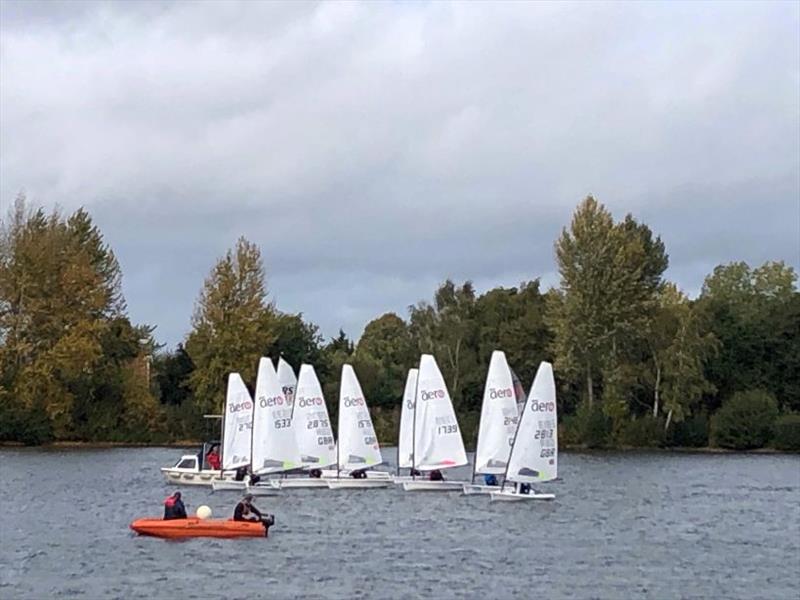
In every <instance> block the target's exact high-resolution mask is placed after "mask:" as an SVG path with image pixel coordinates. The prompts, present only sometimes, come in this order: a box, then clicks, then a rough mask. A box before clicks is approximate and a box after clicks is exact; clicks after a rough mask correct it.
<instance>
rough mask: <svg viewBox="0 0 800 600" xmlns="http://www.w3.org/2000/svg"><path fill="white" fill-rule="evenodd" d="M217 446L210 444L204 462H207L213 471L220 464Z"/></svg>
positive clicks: (217, 468) (216, 469)
mask: <svg viewBox="0 0 800 600" xmlns="http://www.w3.org/2000/svg"><path fill="white" fill-rule="evenodd" d="M218 448H219V446H212V447H211V450H209V451H208V454H206V462H207V463H208V466H209V468H210V469H213V470H214V471H219V469H220V466H221V464H220V461H219V450H218Z"/></svg>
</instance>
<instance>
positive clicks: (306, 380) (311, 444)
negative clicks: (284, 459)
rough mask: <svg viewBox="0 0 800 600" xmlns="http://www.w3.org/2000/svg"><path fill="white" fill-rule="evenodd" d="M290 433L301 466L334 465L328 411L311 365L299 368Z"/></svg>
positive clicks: (319, 466) (333, 448)
mask: <svg viewBox="0 0 800 600" xmlns="http://www.w3.org/2000/svg"><path fill="white" fill-rule="evenodd" d="M292 430H293V431H294V432H295V440H296V442H297V449H298V451H299V453H300V462H301V463H302V465H303V466H305V467H316V468H322V467H327V466H328V465H332V464H334V463H335V462H336V444H335V442H334V439H333V431H332V430H331V421H330V418H329V417H328V408H327V406H325V398H324V397H323V395H322V387H321V386H320V384H319V379H317V374H316V373H315V372H314V367H312V366H311V365H303V366H301V367H300V377H298V379H297V390H296V392H295V395H294V405H293V412H292Z"/></svg>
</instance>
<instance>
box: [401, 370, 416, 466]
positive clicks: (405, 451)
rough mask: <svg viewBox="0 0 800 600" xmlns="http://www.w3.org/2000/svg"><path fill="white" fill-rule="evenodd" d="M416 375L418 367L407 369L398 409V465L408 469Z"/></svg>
mask: <svg viewBox="0 0 800 600" xmlns="http://www.w3.org/2000/svg"><path fill="white" fill-rule="evenodd" d="M417 375H419V369H409V371H408V377H406V389H405V391H404V392H403V407H402V409H400V435H399V436H398V441H397V460H398V465H399V466H400V467H401V468H403V469H410V468H411V467H412V466H413V465H412V464H411V453H412V447H411V445H412V444H413V443H414V430H413V427H414V394H415V393H416V391H417Z"/></svg>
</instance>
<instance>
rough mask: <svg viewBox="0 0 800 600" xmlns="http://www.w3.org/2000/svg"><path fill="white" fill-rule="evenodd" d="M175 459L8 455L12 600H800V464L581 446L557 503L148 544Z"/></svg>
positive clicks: (444, 503)
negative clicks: (140, 527)
mask: <svg viewBox="0 0 800 600" xmlns="http://www.w3.org/2000/svg"><path fill="white" fill-rule="evenodd" d="M180 453H181V451H180V450H174V449H161V448H148V449H111V450H58V451H55V450H28V449H19V450H17V449H13V450H9V449H5V450H2V451H0V502H2V510H3V519H2V520H0V598H4V599H5V598H14V599H16V598H36V599H39V598H50V597H54V598H62V597H65V598H91V599H104V598H125V599H128V598H148V599H161V598H170V599H173V598H174V599H180V600H186V599H191V598H225V599H227V600H234V599H237V598H259V597H263V598H294V597H305V598H420V597H429V598H476V597H481V598H487V599H488V598H497V597H513V598H533V597H541V598H550V599H555V598H601V599H605V598H613V599H615V598H653V599H665V598H746V599H748V600H752V599H754V598H765V599H770V600H772V599H782V598H787V599H796V598H799V597H800V457H797V456H783V455H705V454H572V453H570V454H562V456H561V464H560V465H559V467H560V468H559V471H560V474H561V476H562V477H563V480H561V481H558V482H555V483H552V484H549V485H545V486H542V488H541V489H547V490H548V491H553V492H555V493H556V495H557V499H556V501H555V502H550V503H544V502H542V503H536V502H531V503H523V504H506V503H500V504H490V503H489V501H488V499H487V498H483V497H463V496H460V495H459V494H455V493H448V494H437V493H432V494H423V493H405V492H403V491H402V490H401V489H396V488H389V489H386V490H361V491H359V490H339V491H329V490H292V491H285V492H282V495H281V496H280V497H275V498H262V499H259V500H260V501H259V502H257V504H258V505H259V506H261V508H262V509H266V510H267V511H268V512H272V513H274V514H275V515H276V518H277V523H276V526H275V527H274V528H273V529H272V530H270V537H269V539H241V540H209V539H194V540H188V541H183V542H167V541H163V540H159V539H155V538H144V537H137V536H136V535H134V534H133V533H132V532H131V531H130V530H129V529H128V524H129V523H130V522H131V521H132V520H133V519H135V518H137V517H141V516H146V515H160V514H161V511H162V505H161V503H162V501H163V499H164V497H165V496H166V495H167V494H168V493H169V492H171V491H172V490H173V488H171V487H169V486H167V485H166V484H165V483H164V482H163V480H162V478H161V475H160V473H159V472H158V467H159V466H162V465H167V464H172V463H173V462H174V460H175V459H176V457H177V456H178V455H179V454H180ZM393 454H394V451H393V450H391V449H390V450H387V451H386V452H385V456H390V457H392V456H393ZM468 474H469V472H468V470H464V471H463V472H462V473H461V476H462V477H468ZM456 475H457V474H455V473H454V474H453V475H452V476H451V478H456ZM183 491H184V495H185V499H186V500H187V508H188V509H189V510H190V511H192V512H193V511H194V509H196V508H197V506H199V505H200V504H208V505H209V506H211V507H212V509H213V511H214V515H215V516H225V517H227V516H230V514H231V512H232V509H233V506H234V504H235V503H236V500H237V499H238V496H237V495H236V493H232V492H218V493H216V494H212V493H210V492H209V491H206V490H205V489H203V488H183Z"/></svg>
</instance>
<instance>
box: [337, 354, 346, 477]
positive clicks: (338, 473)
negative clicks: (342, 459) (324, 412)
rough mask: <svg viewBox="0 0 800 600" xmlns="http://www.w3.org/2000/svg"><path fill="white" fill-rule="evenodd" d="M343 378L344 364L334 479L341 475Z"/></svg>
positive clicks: (340, 377) (340, 378) (342, 374)
mask: <svg viewBox="0 0 800 600" xmlns="http://www.w3.org/2000/svg"><path fill="white" fill-rule="evenodd" d="M343 379H344V366H342V373H341V375H339V414H338V415H337V416H336V423H337V425H336V436H337V437H338V438H339V439H338V440H336V479H340V478H341V477H342V472H341V467H340V466H339V453H340V452H341V448H342V412H343V411H342V383H343V381H342V380H343Z"/></svg>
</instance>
